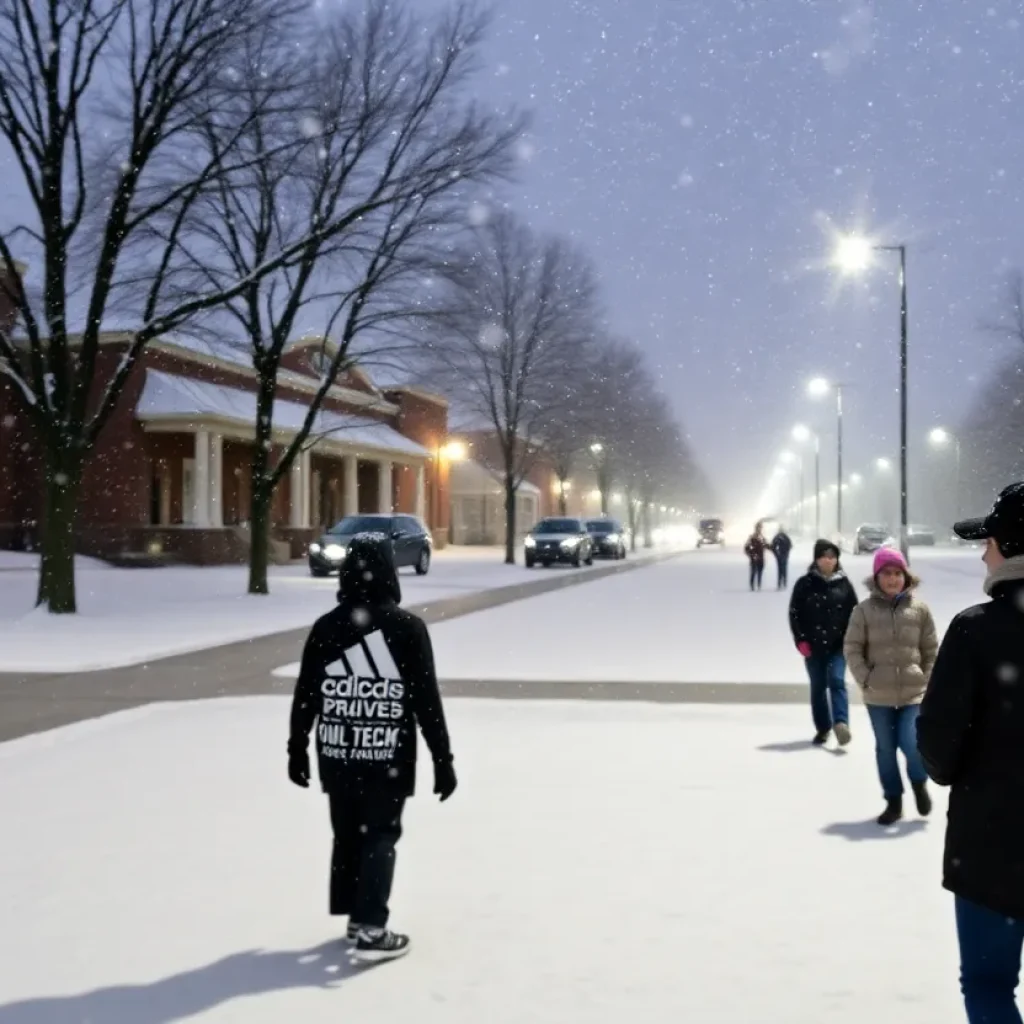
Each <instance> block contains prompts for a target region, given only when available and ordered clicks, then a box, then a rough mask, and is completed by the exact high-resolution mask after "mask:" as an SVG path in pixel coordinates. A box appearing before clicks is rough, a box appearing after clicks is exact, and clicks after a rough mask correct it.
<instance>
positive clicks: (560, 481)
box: [558, 476, 569, 516]
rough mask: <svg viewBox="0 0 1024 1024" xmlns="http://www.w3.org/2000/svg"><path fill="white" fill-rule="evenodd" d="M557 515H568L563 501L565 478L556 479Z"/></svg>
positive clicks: (567, 509) (565, 502) (565, 503)
mask: <svg viewBox="0 0 1024 1024" xmlns="http://www.w3.org/2000/svg"><path fill="white" fill-rule="evenodd" d="M558 514H559V515H560V516H567V515H568V514H569V505H568V502H567V501H566V500H565V477H561V476H560V477H559V478H558Z"/></svg>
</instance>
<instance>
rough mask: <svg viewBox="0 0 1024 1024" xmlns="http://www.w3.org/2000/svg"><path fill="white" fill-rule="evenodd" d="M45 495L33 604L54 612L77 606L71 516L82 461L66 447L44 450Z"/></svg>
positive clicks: (75, 506) (65, 612) (73, 609)
mask: <svg viewBox="0 0 1024 1024" xmlns="http://www.w3.org/2000/svg"><path fill="white" fill-rule="evenodd" d="M45 472H46V481H45V488H46V496H45V506H44V511H43V517H44V518H43V537H42V541H43V543H42V557H41V558H40V561H39V591H38V593H37V595H36V604H37V605H46V606H47V607H48V608H49V610H50V611H51V612H52V613H53V614H55V615H70V614H73V613H74V612H76V611H77V610H78V606H77V602H76V600H75V520H76V518H77V514H78V490H79V484H80V483H81V477H82V463H81V460H80V459H79V458H78V456H77V455H76V454H74V453H72V452H70V451H68V450H67V449H66V448H63V449H57V450H53V449H50V448H49V447H48V448H47V452H46V469H45Z"/></svg>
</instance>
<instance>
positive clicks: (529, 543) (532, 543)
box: [523, 537, 537, 548]
mask: <svg viewBox="0 0 1024 1024" xmlns="http://www.w3.org/2000/svg"><path fill="white" fill-rule="evenodd" d="M523 544H524V545H525V546H526V547H528V548H535V547H536V546H537V542H536V541H535V540H534V539H533V538H532V537H527V538H526V540H524V541H523Z"/></svg>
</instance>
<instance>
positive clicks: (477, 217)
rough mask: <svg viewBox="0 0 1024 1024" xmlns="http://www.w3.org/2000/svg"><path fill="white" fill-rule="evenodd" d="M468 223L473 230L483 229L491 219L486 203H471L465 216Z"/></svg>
mask: <svg viewBox="0 0 1024 1024" xmlns="http://www.w3.org/2000/svg"><path fill="white" fill-rule="evenodd" d="M467 217H468V219H469V223H470V224H472V225H473V227H475V228H479V227H483V226H484V224H486V223H487V222H488V221H489V220H490V219H491V211H490V209H489V208H488V207H487V204H486V203H472V204H470V207H469V212H468V214H467Z"/></svg>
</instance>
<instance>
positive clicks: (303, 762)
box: [288, 742, 309, 789]
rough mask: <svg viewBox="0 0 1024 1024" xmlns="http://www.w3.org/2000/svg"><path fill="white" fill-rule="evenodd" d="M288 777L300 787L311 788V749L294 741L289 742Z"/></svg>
mask: <svg viewBox="0 0 1024 1024" xmlns="http://www.w3.org/2000/svg"><path fill="white" fill-rule="evenodd" d="M288 778H289V779H291V781H292V782H293V783H294V784H295V785H296V786H298V787H299V788H300V789H309V751H308V750H306V748H305V746H300V745H299V744H297V743H293V742H289V743H288Z"/></svg>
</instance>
